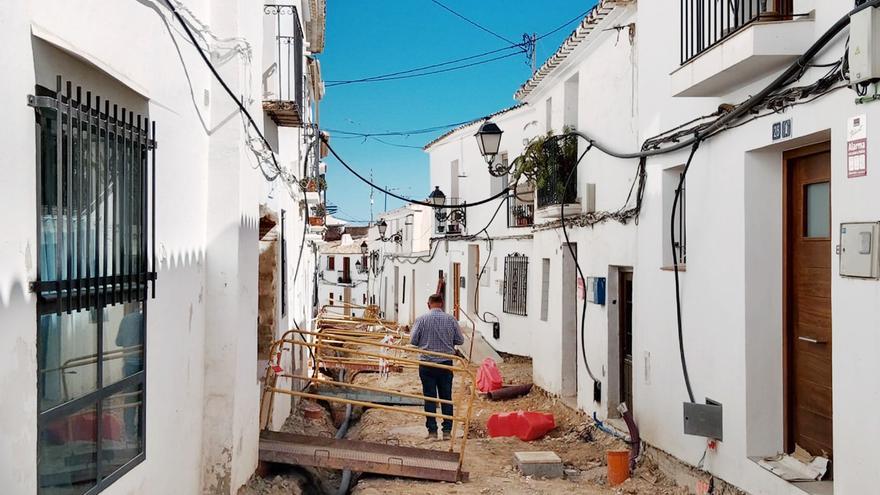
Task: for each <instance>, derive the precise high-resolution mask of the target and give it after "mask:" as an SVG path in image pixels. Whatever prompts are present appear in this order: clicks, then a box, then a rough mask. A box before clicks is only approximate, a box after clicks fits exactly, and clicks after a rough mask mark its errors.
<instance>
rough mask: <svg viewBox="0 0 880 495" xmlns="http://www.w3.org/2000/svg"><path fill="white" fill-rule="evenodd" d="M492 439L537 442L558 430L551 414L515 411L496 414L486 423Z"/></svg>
mask: <svg viewBox="0 0 880 495" xmlns="http://www.w3.org/2000/svg"><path fill="white" fill-rule="evenodd" d="M486 428H487V429H488V430H489V436H490V437H517V438H519V439H520V440H523V441H525V442H529V441H532V440H537V439H539V438H541V437H543V436H544V435H546V434H547V432H548V431H550V430H552V429H553V428H556V420H555V419H554V418H553V415H552V414H550V413H541V412H530V411H515V412H508V413H495V414H493V415H492V416H489V420H488V421H487V422H486Z"/></svg>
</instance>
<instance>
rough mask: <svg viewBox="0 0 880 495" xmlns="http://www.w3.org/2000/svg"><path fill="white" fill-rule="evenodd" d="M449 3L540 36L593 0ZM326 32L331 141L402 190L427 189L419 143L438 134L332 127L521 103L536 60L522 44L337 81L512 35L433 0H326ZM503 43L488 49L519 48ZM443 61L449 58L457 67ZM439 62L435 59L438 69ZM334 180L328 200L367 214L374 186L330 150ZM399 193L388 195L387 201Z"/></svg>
mask: <svg viewBox="0 0 880 495" xmlns="http://www.w3.org/2000/svg"><path fill="white" fill-rule="evenodd" d="M440 1H441V2H442V3H443V4H444V5H446V6H448V7H449V8H451V9H453V10H455V11H457V12H458V13H460V14H462V15H464V16H466V17H468V18H469V19H471V20H473V21H475V22H477V23H479V24H481V25H482V26H484V27H486V28H488V29H489V30H491V31H494V32H495V33H497V34H499V35H501V36H502V37H504V38H507V39H508V40H510V41H513V42H521V41H522V35H523V33H527V32H528V33H533V32H535V33H537V34H538V36H541V35H542V34H544V33H547V32H549V31H551V30H553V29H555V28H557V27H559V26H560V25H561V24H563V23H564V22H565V21H568V20H571V19H573V18H575V17H577V16H578V15H579V14H581V13H584V12H586V11H587V10H588V9H589V8H591V7H592V6H593V5H594V4H595V0H552V1H546V2H534V1H526V0H482V1H478V2H475V1H465V0H440ZM327 4H328V5H327V42H326V48H325V50H324V53H323V54H322V55H321V56H320V59H321V69H322V76H323V78H324V80H325V81H326V83H327V94H326V96H325V98H324V100H323V101H322V103H321V107H320V112H321V115H320V119H321V127H322V128H324V129H329V130H331V131H330V133H331V136H332V137H331V145H332V146H333V148H334V149H335V150H336V151H337V152H338V153H339V154H340V156H342V157H343V158H344V159H345V160H346V161H347V162H348V163H349V164H350V165H351V166H352V167H354V168H355V169H357V170H358V171H359V172H362V173H363V174H364V175H368V174H369V173H370V170H371V169H372V171H373V175H374V181H375V183H376V184H379V185H382V186H387V187H389V188H397V189H398V192H399V193H400V194H402V195H404V196H412V197H416V198H420V199H421V198H425V197H426V196H427V195H428V193H429V192H430V184H428V155H427V154H426V153H425V152H424V151H422V150H421V146H423V145H424V144H425V143H427V142H428V141H430V140H431V139H433V138H434V137H436V136H438V135H439V134H441V133H442V132H443V131H442V130H441V131H435V132H432V133H428V134H418V135H411V136H383V137H378V139H381V140H383V141H385V142H387V143H393V144H396V145H398V146H391V145H388V144H385V143H382V142H379V141H377V140H376V139H375V138H369V139H366V140H364V139H363V138H361V137H356V138H346V137H345V136H344V135H343V134H340V133H338V132H333V130H342V131H352V132H358V133H376V132H387V131H402V130H412V129H424V128H430V127H435V126H440V125H444V124H450V123H454V122H461V121H465V120H470V119H473V118H477V117H479V116H482V115H486V114H489V113H492V112H494V111H496V110H499V109H501V108H504V107H507V106H510V105H512V104H514V103H515V101H514V100H513V93H514V92H515V91H516V89H517V88H518V87H519V85H520V84H522V83H523V82H524V81H525V80H526V79H528V77H529V75H530V73H531V69H530V67H529V66H528V65H527V59H526V56H525V55H524V54H519V55H512V56H509V57H507V58H503V59H500V60H497V61H494V62H488V63H485V64H482V65H478V66H474V67H468V68H463V69H461V70H454V71H450V72H446V73H442V74H434V75H428V76H424V77H415V78H409V79H399V80H393V81H384V82H369V83H361V84H347V85H337V86H333V83H332V81H348V80H353V79H360V78H363V77H369V76H375V75H379V74H387V73H391V72H397V71H403V70H407V69H410V68H413V67H419V66H424V65H429V64H435V63H440V62H445V61H448V60H453V59H457V58H462V57H468V56H471V55H475V54H478V53H482V52H487V51H490V50H494V49H499V48H504V47H506V46H509V44H508V43H507V42H506V41H504V40H502V39H499V38H497V37H495V36H494V35H492V34H490V33H487V32H484V31H482V30H480V29H479V28H477V27H475V26H473V25H471V24H468V23H467V22H466V21H464V20H462V19H460V18H458V17H456V16H455V15H454V14H452V13H450V12H448V11H446V10H444V9H443V8H442V7H441V6H439V5H437V4H435V3H434V2H433V1H432V0H374V1H370V2H355V1H352V0H339V1H331V2H327ZM576 25H577V23H576V22H572V23H571V24H568V25H566V26H565V28H563V29H561V30H559V31H558V32H556V33H555V34H552V35H550V36H547V37H546V38H544V39H541V40H540V41H538V46H537V58H538V66H539V67H540V65H541V63H542V62H543V61H544V60H545V59H546V58H547V57H548V56H550V55H551V54H553V52H555V51H556V49H557V47H558V46H559V44H560V43H562V41H563V40H564V39H565V38H566V37H567V36H568V35H569V34H570V33H571V32H572V30H573V29H574V27H575V26H576ZM514 52H515V49H509V50H506V51H500V52H498V53H495V54H492V55H487V56H486V57H484V58H482V59H473V60H468V61H466V62H461V63H460V64H458V65H461V64H467V63H471V62H476V61H479V60H485V59H491V58H494V57H500V56H504V55H507V54H512V53H514ZM453 66H454V65H451V66H445V67H453ZM435 70H436V69H435ZM326 161H327V163H328V165H329V171H328V178H327V182H328V184H329V189H328V194H327V197H328V201H329V202H330V203H333V204H336V205H338V206H339V213H337V216H338V217H341V218H345V219H349V220H369V218H370V201H369V197H370V187H369V186H367V185H365V184H363V183H362V182H360V181H359V180H358V179H357V178H356V177H354V176H353V175H351V174H350V173H348V171H346V170H345V169H344V168H343V167H342V165H340V164H339V163H338V162H337V161H336V160H335V159H334V158H333V157H332V156H331V157H328V158H327V159H326ZM384 200H385V198H384V195H383V194H381V193H379V192H378V191H377V192H376V194H375V206H374V212H375V213H379V212H381V211H382V210H383V209H384ZM401 204H402V203H401V202H400V201H398V200H395V199H394V198H389V199H388V208H389V209H391V208H395V207H398V206H400V205H401Z"/></svg>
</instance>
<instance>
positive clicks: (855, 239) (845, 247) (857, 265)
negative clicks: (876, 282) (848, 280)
mask: <svg viewBox="0 0 880 495" xmlns="http://www.w3.org/2000/svg"><path fill="white" fill-rule="evenodd" d="M840 275H841V276H842V277H854V278H872V279H877V278H880V222H850V223H842V224H840Z"/></svg>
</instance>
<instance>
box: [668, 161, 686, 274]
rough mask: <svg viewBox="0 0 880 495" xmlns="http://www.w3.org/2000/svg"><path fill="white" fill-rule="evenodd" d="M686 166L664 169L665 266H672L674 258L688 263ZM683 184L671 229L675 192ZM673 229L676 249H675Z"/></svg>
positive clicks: (680, 262) (679, 261)
mask: <svg viewBox="0 0 880 495" xmlns="http://www.w3.org/2000/svg"><path fill="white" fill-rule="evenodd" d="M683 172H684V167H683V166H679V167H673V168H669V169H666V170H664V171H663V224H662V225H663V227H662V231H663V266H672V265H673V260H675V261H677V262H678V264H685V263H687V187H686V185H687V183H686V182H685V181H684V180H683V179H682V173H683ZM679 184H681V194H679V197H678V203H676V204H675V219H674V220H673V225H672V229H670V225H669V222H670V219H671V218H672V206H673V203H675V193H676V190H677V189H678V186H679ZM673 231H674V235H675V238H674V240H675V249H674V250H673V248H672V246H673V242H672V241H673V238H672V235H673Z"/></svg>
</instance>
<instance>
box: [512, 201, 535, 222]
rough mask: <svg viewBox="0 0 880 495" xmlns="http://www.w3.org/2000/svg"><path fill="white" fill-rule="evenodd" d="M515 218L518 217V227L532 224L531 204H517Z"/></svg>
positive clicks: (514, 212) (514, 209)
mask: <svg viewBox="0 0 880 495" xmlns="http://www.w3.org/2000/svg"><path fill="white" fill-rule="evenodd" d="M513 218H514V219H516V226H517V227H525V226H528V225H531V224H532V208H531V205H516V206H514V207H513Z"/></svg>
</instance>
